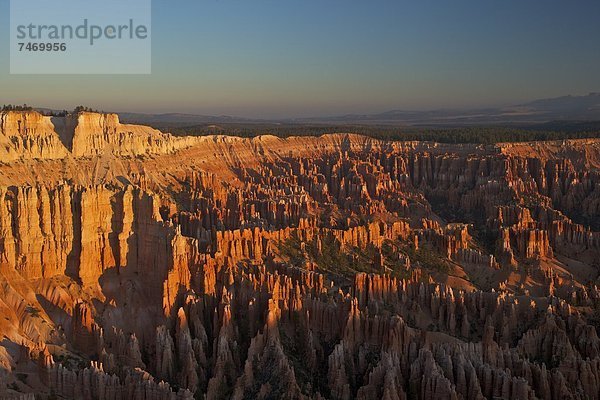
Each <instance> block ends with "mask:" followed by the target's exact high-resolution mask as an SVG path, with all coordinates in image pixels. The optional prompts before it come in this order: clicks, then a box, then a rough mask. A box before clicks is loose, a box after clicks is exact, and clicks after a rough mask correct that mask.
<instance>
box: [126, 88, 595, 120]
mask: <svg viewBox="0 0 600 400" xmlns="http://www.w3.org/2000/svg"><path fill="white" fill-rule="evenodd" d="M118 114H119V117H120V119H121V121H122V122H125V123H136V124H144V125H151V126H154V127H157V128H161V127H170V128H172V127H185V126H194V125H206V124H259V123H260V124H265V123H266V124H312V125H317V124H335V125H392V126H449V127H452V126H468V125H510V124H512V125H535V124H546V123H550V122H559V123H560V122H564V121H576V122H589V121H600V93H590V94H588V95H586V96H562V97H556V98H551V99H540V100H535V101H531V102H529V103H525V104H518V105H514V106H509V107H498V108H482V109H471V110H452V109H440V110H430V111H403V110H393V111H387V112H383V113H378V114H348V115H340V116H331V117H314V118H296V119H280V120H264V119H250V118H243V117H235V116H226V115H221V116H212V115H196V114H181V113H168V114H141V113H126V112H121V113H118Z"/></svg>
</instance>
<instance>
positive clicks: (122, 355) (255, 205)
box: [0, 111, 600, 400]
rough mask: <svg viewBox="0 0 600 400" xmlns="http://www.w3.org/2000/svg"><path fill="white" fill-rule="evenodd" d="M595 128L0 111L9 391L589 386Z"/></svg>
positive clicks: (592, 367) (4, 351)
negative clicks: (281, 131) (256, 130)
mask: <svg viewBox="0 0 600 400" xmlns="http://www.w3.org/2000/svg"><path fill="white" fill-rule="evenodd" d="M599 272H600V139H577V140H563V141H558V142H528V143H500V144H496V145H477V144H462V145H461V144H440V143H434V142H393V141H385V140H376V139H373V138H369V137H366V136H361V135H355V134H343V133H340V134H331V135H323V136H320V137H288V138H279V137H275V136H268V135H264V136H257V137H254V138H237V137H228V136H199V137H175V136H172V135H170V134H168V133H163V132H160V131H158V130H155V129H152V128H149V127H145V126H138V125H128V124H122V123H120V122H119V118H118V116H117V115H115V114H99V113H91V112H80V113H76V114H69V115H67V116H65V117H49V116H43V115H41V114H39V113H37V112H35V111H22V112H20V111H10V112H3V113H0V311H1V313H0V317H1V318H0V398H2V399H4V398H6V399H23V400H25V399H33V398H44V399H46V398H47V399H56V398H60V399H63V398H64V399H94V400H104V399H111V400H112V399H139V400H146V399H147V400H155V399H157V400H158V399H169V400H183V399H186V400H187V399H207V400H209V399H211V400H212V399H230V398H231V399H280V398H281V399H336V400H338V399H339V400H349V399H364V400H366V399H386V400H400V399H422V400H430V399H439V400H442V399H449V400H455V399H456V400H458V399H465V400H466V399H498V398H502V399H520V400H526V399H544V400H557V399H599V398H600V339H599V338H598V328H599V327H600V288H599V287H598V283H599Z"/></svg>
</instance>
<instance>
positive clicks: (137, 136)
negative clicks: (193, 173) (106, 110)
mask: <svg viewBox="0 0 600 400" xmlns="http://www.w3.org/2000/svg"><path fill="white" fill-rule="evenodd" d="M76 118H77V123H76V125H75V129H74V135H73V148H72V153H73V155H74V156H75V157H91V156H96V155H99V154H105V153H107V152H109V153H112V154H114V155H117V156H135V155H144V154H166V153H171V152H173V151H176V150H179V149H181V148H183V147H187V146H188V144H189V143H190V142H191V141H190V140H189V139H190V138H182V139H179V138H175V137H173V136H171V135H169V134H166V133H162V132H160V131H158V130H156V129H152V128H150V127H147V126H140V125H126V124H121V123H120V122H119V116H118V115H117V114H97V113H80V114H79V115H78V116H77V117H76Z"/></svg>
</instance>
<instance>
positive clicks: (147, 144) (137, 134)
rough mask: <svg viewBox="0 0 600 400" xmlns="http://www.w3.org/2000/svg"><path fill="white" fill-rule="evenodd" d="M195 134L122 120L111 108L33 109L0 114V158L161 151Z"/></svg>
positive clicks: (189, 141)
mask: <svg viewBox="0 0 600 400" xmlns="http://www.w3.org/2000/svg"><path fill="white" fill-rule="evenodd" d="M195 142H197V139H195V138H175V137H173V136H171V135H169V134H166V133H162V132H160V131H158V130H156V129H152V128H150V127H146V126H138V125H125V124H121V123H120V122H119V117H118V115H116V114H99V113H89V112H84V113H79V114H76V115H69V116H66V117H47V116H43V115H41V114H40V113H38V112H35V111H24V112H20V111H10V112H5V113H1V114H0V160H1V161H2V162H12V161H15V160H30V159H39V160H52V159H62V158H65V157H67V156H68V155H72V156H74V157H76V158H79V157H94V156H98V155H102V154H113V155H115V156H137V155H151V154H167V153H171V152H174V151H176V150H179V149H182V148H185V147H189V146H190V145H192V144H194V143H195Z"/></svg>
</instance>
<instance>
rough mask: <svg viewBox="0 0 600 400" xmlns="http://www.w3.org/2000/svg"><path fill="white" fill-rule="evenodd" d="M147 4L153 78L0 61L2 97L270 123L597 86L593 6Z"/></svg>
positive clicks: (3, 45) (516, 99)
mask: <svg viewBox="0 0 600 400" xmlns="http://www.w3.org/2000/svg"><path fill="white" fill-rule="evenodd" d="M8 5H9V2H8V1H7V0H0V15H1V16H0V21H2V24H0V34H2V35H3V36H5V37H7V36H8V19H9V13H8ZM152 11H153V25H152V41H153V42H152V45H153V48H152V51H153V54H152V58H153V65H152V74H151V75H139V76H138V75H129V76H126V75H106V76H100V75H74V76H68V75H67V76H56V75H9V73H8V59H7V58H2V59H0V101H1V102H5V103H13V104H22V103H27V104H30V105H34V106H36V107H48V108H56V109H62V108H65V107H66V108H71V107H74V106H76V105H79V104H83V105H86V106H90V107H93V108H98V109H103V110H107V111H119V112H139V113H171V112H180V113H189V114H201V115H231V116H239V117H246V118H265V119H282V118H301V117H324V116H333V115H344V114H367V113H379V112H385V111H389V110H398V109H400V110H409V111H410V110H437V109H467V108H485V107H497V106H506V105H515V104H519V103H523V102H528V101H532V100H535V99H539V98H551V97H559V96H564V95H585V94H588V93H590V92H595V91H599V90H600V76H598V74H597V73H596V69H597V66H598V65H600V52H598V51H597V38H598V37H600V26H599V25H598V24H597V23H596V21H595V19H596V15H598V12H599V11H600V4H599V3H598V2H593V1H582V2H578V3H577V7H573V4H572V3H568V2H564V1H558V0H552V1H548V2H545V3H544V4H543V6H541V5H536V4H533V3H529V4H522V3H520V2H519V3H517V2H502V3H500V2H493V3H492V2H485V3H484V2H473V1H466V0H459V1H456V2H453V3H451V4H448V3H441V2H435V1H431V2H419V3H413V2H397V1H391V0H386V1H381V2H379V3H377V4H376V5H374V4H371V3H362V2H361V3H351V2H342V1H338V0H329V1H326V2H323V1H316V0H307V1H304V2H301V3H300V2H295V3H292V2H276V1H263V0H260V1H255V2H243V1H225V0H224V1H207V2H192V1H181V2H178V6H177V7H174V6H173V4H172V3H167V2H164V1H154V2H153V10H152ZM7 46H8V43H7V41H1V42H0V51H4V52H5V54H7V53H8V52H7ZM115 62H118V60H115Z"/></svg>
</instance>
